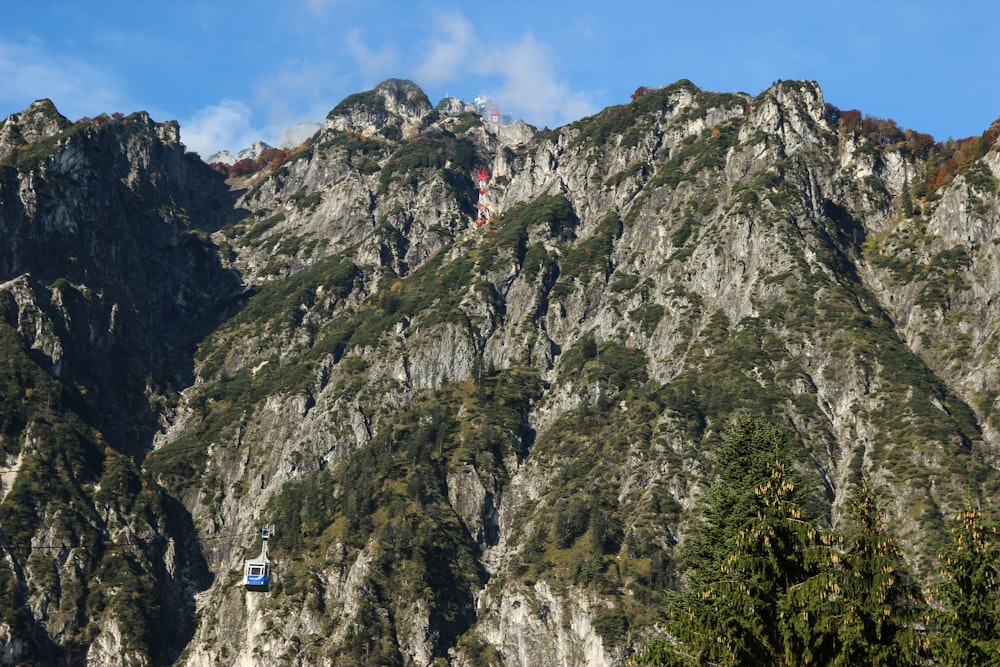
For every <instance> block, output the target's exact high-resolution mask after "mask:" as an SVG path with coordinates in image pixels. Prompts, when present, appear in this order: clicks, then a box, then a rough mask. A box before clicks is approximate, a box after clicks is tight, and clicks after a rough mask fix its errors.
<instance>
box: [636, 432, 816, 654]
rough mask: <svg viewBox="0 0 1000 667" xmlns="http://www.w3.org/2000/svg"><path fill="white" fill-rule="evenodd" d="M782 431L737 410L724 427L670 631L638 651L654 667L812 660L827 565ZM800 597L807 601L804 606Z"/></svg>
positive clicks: (673, 597) (674, 595)
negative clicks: (812, 619) (814, 614)
mask: <svg viewBox="0 0 1000 667" xmlns="http://www.w3.org/2000/svg"><path fill="white" fill-rule="evenodd" d="M785 440H786V439H785V437H784V435H783V433H782V431H781V430H780V429H777V428H775V427H774V426H771V425H769V424H767V423H765V422H763V421H761V420H759V419H757V418H755V417H752V416H750V415H748V414H746V413H741V414H740V415H739V416H738V417H737V419H736V420H735V422H734V424H733V426H732V428H730V429H729V430H728V431H727V432H726V434H725V435H724V438H723V441H724V445H723V448H722V450H721V456H720V460H721V461H722V469H721V471H720V472H721V475H720V480H719V483H718V484H717V485H716V487H715V489H714V490H713V491H712V493H710V494H709V504H708V506H707V508H706V511H705V517H706V521H705V524H704V525H703V526H702V527H701V530H700V531H699V534H698V537H697V538H695V539H694V540H693V543H694V544H693V548H692V551H693V555H692V556H690V557H689V562H690V565H691V567H692V569H691V570H690V571H689V574H688V586H687V588H685V589H684V590H682V591H679V592H671V593H668V595H667V610H666V616H667V618H666V630H667V632H668V633H669V636H668V637H663V638H659V639H655V640H652V641H650V642H649V643H648V644H647V646H646V647H645V648H644V650H643V651H642V652H640V654H639V655H638V656H637V658H638V660H639V661H640V662H644V663H647V664H654V665H703V664H712V665H801V664H816V662H817V660H816V659H814V655H813V653H814V652H815V646H816V645H817V644H821V643H822V642H818V641H817V640H816V639H815V637H814V636H813V635H814V631H813V629H812V625H811V624H809V623H808V622H805V623H803V622H801V621H802V619H806V621H808V617H809V609H808V604H809V603H811V601H810V600H809V599H808V598H802V597H799V596H795V595H790V592H791V591H793V590H797V589H801V588H811V587H812V586H811V584H812V583H813V582H818V581H819V579H817V578H818V577H820V576H821V575H823V573H825V572H827V571H828V570H829V569H830V568H831V567H832V560H831V559H832V555H833V551H832V550H831V548H830V544H831V538H830V535H829V532H828V531H825V530H823V529H821V528H819V527H817V525H816V523H815V522H813V521H812V520H809V519H808V518H804V517H803V514H802V509H801V507H800V505H799V504H798V503H797V502H796V488H795V483H794V481H793V479H792V475H791V474H790V473H789V470H790V466H789V465H788V463H787V458H788V455H787V453H786V447H785ZM804 605H805V606H804Z"/></svg>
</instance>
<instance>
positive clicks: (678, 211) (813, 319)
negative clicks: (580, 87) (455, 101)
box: [0, 80, 1000, 665]
mask: <svg viewBox="0 0 1000 667" xmlns="http://www.w3.org/2000/svg"><path fill="white" fill-rule="evenodd" d="M446 102H447V101H446ZM452 108H455V107H454V105H451V104H445V103H442V104H441V105H439V106H438V107H437V108H434V107H432V105H431V103H430V101H429V100H428V99H427V97H426V95H424V93H423V92H422V91H421V90H420V89H419V88H418V87H417V86H415V85H414V84H412V83H410V82H406V81H399V80H390V81H387V82H383V83H382V84H379V85H378V86H376V88H375V89H373V90H371V91H366V92H363V93H359V94H357V95H353V96H351V97H348V98H347V99H345V100H344V101H343V102H341V103H340V104H338V105H337V106H336V107H335V108H334V109H333V110H332V111H331V112H330V114H329V116H328V117H327V120H326V124H325V127H324V128H323V129H322V130H320V131H319V132H318V133H317V134H316V135H315V136H314V137H313V138H312V139H311V140H310V141H309V142H307V143H306V144H304V145H303V146H301V147H299V148H298V149H295V150H292V151H275V152H272V153H270V154H268V155H266V156H265V159H263V160H259V161H258V162H257V163H255V164H253V165H242V166H241V167H240V168H239V169H236V170H233V169H231V168H228V167H224V166H218V168H217V170H215V171H213V170H212V169H210V168H209V167H208V166H207V165H205V164H203V163H202V162H201V161H200V160H199V159H198V157H197V156H195V155H193V154H190V153H185V152H184V149H183V146H182V145H181V144H180V143H179V140H178V136H177V128H176V125H174V124H171V123H166V124H158V123H154V122H152V121H151V120H150V119H149V117H148V116H147V115H145V114H141V113H140V114H133V115H131V116H128V117H100V118H97V119H87V120H85V121H81V122H79V123H77V124H73V123H70V122H69V121H68V120H66V119H65V118H62V117H61V116H59V114H58V112H57V111H56V110H55V109H54V108H53V107H52V106H51V104H50V103H47V102H44V101H43V102H39V103H36V104H35V105H32V107H31V108H30V109H28V110H26V111H25V112H24V113H22V114H15V115H14V116H11V117H10V118H8V119H7V120H5V121H4V123H3V125H2V126H0V160H2V162H0V229H2V230H3V235H4V238H5V239H7V241H8V242H7V243H6V244H4V247H3V248H0V272H2V273H0V281H2V282H0V310H2V313H3V318H2V321H0V341H2V345H3V350H4V353H3V357H2V360H0V361H2V363H3V366H2V370H0V391H2V392H3V405H4V409H3V413H2V417H0V449H2V451H0V456H2V457H3V458H2V460H0V466H3V467H2V468H0V473H2V478H0V479H2V484H3V487H2V488H3V491H2V493H3V500H2V504H0V530H2V534H0V540H2V541H0V552H2V555H3V560H2V567H0V585H2V587H3V589H4V591H5V592H6V594H5V596H4V601H3V602H0V605H4V606H3V607H0V611H2V614H3V615H2V619H0V636H3V637H4V645H5V647H6V648H4V649H3V650H2V651H0V659H2V661H3V662H4V663H5V664H8V663H9V664H16V663H18V662H19V661H22V660H27V661H37V662H45V661H56V662H72V661H74V660H79V659H83V658H87V659H89V660H91V661H93V662H94V663H95V664H96V663H107V664H162V663H166V662H176V663H177V664H186V665H209V664H220V663H222V664H258V663H260V662H263V661H266V662H268V663H270V664H289V665H312V664H343V665H353V664H363V663H364V662H365V661H368V662H370V663H371V664H407V665H409V664H416V665H425V664H434V663H435V662H445V663H447V662H450V663H452V664H468V665H479V664H498V665H501V664H502V665H552V664H573V665H577V664H590V665H618V664H624V662H625V661H626V660H627V659H628V657H629V656H630V655H632V654H633V653H634V652H635V651H636V650H637V648H639V647H641V646H642V645H643V643H644V641H645V637H646V636H647V634H648V633H649V632H650V631H651V629H652V628H653V625H654V622H655V620H656V618H657V614H658V613H659V611H660V610H661V608H662V593H663V591H664V590H665V589H669V588H676V587H678V586H680V585H681V582H682V580H683V575H684V574H685V572H686V565H685V562H686V561H685V560H684V559H683V558H682V556H683V554H684V550H685V548H686V547H687V546H688V545H690V543H691V539H692V535H694V534H695V533H696V526H697V525H698V521H699V517H700V516H701V512H702V508H703V503H704V501H705V499H706V494H707V491H708V489H710V488H711V486H712V484H713V481H716V480H719V479H720V478H724V466H725V464H726V461H725V460H722V458H721V455H720V452H722V451H725V450H724V448H723V437H722V435H723V433H724V432H725V430H726V427H727V425H728V424H730V423H731V422H732V420H733V419H734V418H735V417H736V415H738V414H740V412H741V411H744V410H745V411H749V413H751V414H754V415H757V416H758V417H759V418H760V419H763V420H766V421H768V422H770V423H773V424H776V425H780V426H782V427H783V428H785V429H786V430H785V433H786V434H787V436H788V438H787V439H788V442H789V445H790V449H789V456H790V459H789V461H790V465H791V466H792V467H793V469H794V470H795V472H796V475H798V478H799V479H800V480H802V481H800V487H801V488H800V490H801V491H802V492H803V494H804V495H803V496H802V497H803V502H804V503H805V505H806V507H807V508H808V509H809V511H810V512H811V515H812V516H815V517H818V520H819V521H821V522H822V523H824V525H826V526H828V527H829V526H838V525H840V523H841V522H842V520H843V519H844V517H845V516H847V515H848V514H849V513H848V512H847V510H846V508H847V505H848V503H847V499H848V498H851V497H852V494H853V493H854V492H855V491H856V490H857V488H858V486H859V484H860V483H861V482H862V480H863V479H867V480H869V481H870V483H871V485H872V488H874V489H875V490H876V497H877V500H878V502H879V504H880V507H881V509H882V510H883V511H884V512H885V514H886V529H887V531H888V532H889V533H890V534H891V535H892V536H893V537H894V538H895V539H898V540H899V544H900V545H901V546H902V550H903V552H904V553H905V555H906V559H907V561H908V562H909V564H910V567H912V569H913V571H914V572H915V573H916V576H917V577H918V578H919V580H920V581H922V582H926V583H929V582H930V581H931V580H932V579H933V578H934V575H935V573H936V571H937V570H936V568H937V564H936V558H935V556H936V554H937V553H938V552H939V551H940V550H941V549H942V548H944V546H945V544H946V542H947V538H948V530H947V529H948V526H949V525H950V524H951V522H952V519H951V517H952V516H953V515H954V514H955V513H957V512H958V511H959V510H961V509H962V508H963V507H965V506H966V505H967V504H968V502H969V501H970V499H971V500H975V501H976V502H979V503H981V505H982V507H983V509H984V511H985V512H986V513H987V514H989V513H991V512H993V508H994V507H995V504H996V502H997V501H998V500H1000V487H998V483H1000V474H998V470H997V465H998V460H1000V459H998V452H1000V433H998V431H997V427H998V425H1000V421H998V420H1000V413H998V412H997V408H998V398H1000V394H998V390H997V389H996V387H997V386H1000V385H998V382H997V381H998V374H1000V367H998V362H997V360H996V352H997V344H998V343H997V341H998V337H997V335H996V331H997V327H998V325H1000V311H998V309H1000V302H997V300H995V299H994V294H996V293H997V292H998V291H1000V269H998V268H997V267H998V266H1000V262H998V259H1000V258H998V253H1000V247H998V243H997V238H998V234H997V231H998V230H997V225H998V218H997V210H998V183H1000V182H998V180H997V177H998V175H1000V149H998V148H997V147H996V146H995V138H996V132H994V131H993V130H992V129H991V130H988V131H987V132H985V133H984V135H983V136H982V137H978V138H973V139H971V140H966V141H961V142H947V143H943V144H936V143H935V142H934V140H933V139H932V138H930V137H927V136H926V135H921V134H919V133H916V132H913V131H910V130H905V131H904V130H902V129H900V128H897V127H896V126H895V124H894V123H892V122H891V121H882V120H879V119H873V118H868V117H863V116H862V115H861V114H860V113H858V112H854V111H846V112H845V111H841V110H838V109H837V108H836V107H833V106H832V105H829V104H826V103H824V100H823V98H822V94H821V92H820V90H819V88H818V86H817V85H816V84H815V83H812V82H803V81H786V82H779V83H776V84H775V85H774V86H772V87H771V88H769V89H768V90H765V91H763V92H762V93H760V94H759V95H757V96H756V97H751V96H749V95H746V94H742V93H740V94H720V93H710V92H706V91H702V90H700V89H698V88H697V87H696V86H694V85H693V84H691V83H690V82H687V81H680V82H677V83H675V84H673V85H671V86H667V87H665V88H660V89H640V90H638V91H637V92H636V95H635V96H634V98H633V100H632V101H631V102H630V103H628V104H624V105H621V106H617V107H611V108H608V109H605V110H604V111H602V112H600V113H599V114H597V115H595V116H592V117H589V118H585V119H582V120H580V121H577V122H576V123H573V124H570V125H568V126H565V127H561V128H557V129H555V130H543V131H537V130H535V129H534V128H531V127H529V126H526V125H524V124H523V123H515V124H513V125H499V126H494V125H491V124H490V123H489V122H488V121H484V120H483V119H481V118H480V117H479V116H476V115H475V114H471V113H461V112H458V113H456V112H453V111H451V109H452ZM458 108H459V109H460V106H459V107H458ZM479 169H488V170H489V171H490V175H491V177H490V179H489V182H488V187H487V192H486V195H485V199H486V200H487V201H488V203H489V210H490V213H491V215H492V219H491V220H490V222H489V223H488V224H486V225H483V226H479V225H477V224H476V217H477V208H476V205H477V198H478V197H479V192H478V189H477V183H476V180H475V176H476V172H477V171H478V170H479ZM220 171H221V172H223V173H220ZM720 476H722V477H720ZM265 523H273V524H274V525H275V529H276V534H275V537H274V538H273V539H272V540H271V545H270V546H271V548H270V556H271V561H272V564H273V568H274V572H275V583H274V585H273V586H272V589H271V591H270V593H268V594H260V593H247V592H245V591H244V590H243V587H242V585H241V579H240V575H241V573H242V569H241V568H242V560H243V558H245V557H248V556H253V555H256V553H257V551H258V550H259V548H260V543H259V540H256V539H255V535H256V534H257V528H258V526H259V525H261V524H265Z"/></svg>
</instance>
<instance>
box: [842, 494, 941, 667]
mask: <svg viewBox="0 0 1000 667" xmlns="http://www.w3.org/2000/svg"><path fill="white" fill-rule="evenodd" d="M847 519H848V520H847V526H846V527H845V530H844V533H845V538H846V549H845V551H844V554H843V557H842V558H839V559H837V561H838V562H837V565H838V567H837V568H836V569H835V570H834V572H833V576H832V577H831V580H830V581H831V586H830V587H829V591H830V596H829V597H828V602H829V604H827V605H826V606H827V609H826V619H825V622H827V623H830V624H832V627H834V628H836V643H835V653H834V656H833V659H832V660H831V662H830V664H832V665H844V666H845V667H846V666H848V665H913V664H919V663H920V661H921V653H922V652H923V649H924V644H923V637H922V636H921V635H920V634H919V633H918V632H917V631H916V627H917V625H918V622H919V621H920V618H921V617H922V616H923V615H924V614H925V605H924V601H923V596H922V594H921V592H920V587H919V586H918V585H917V583H916V581H915V579H914V577H913V576H912V574H911V573H910V571H909V569H908V568H907V566H906V563H905V561H904V560H903V553H902V551H901V550H900V549H899V547H898V546H897V545H896V543H895V541H894V540H893V539H892V538H891V537H890V536H889V535H888V534H887V533H886V531H885V525H884V520H883V516H882V513H881V511H880V510H879V508H878V502H877V497H876V492H875V489H874V487H873V486H872V485H871V483H870V482H868V481H865V482H863V483H862V484H861V485H860V486H859V487H858V488H857V489H856V490H855V492H854V494H853V495H852V496H851V498H850V499H849V500H848V517H847Z"/></svg>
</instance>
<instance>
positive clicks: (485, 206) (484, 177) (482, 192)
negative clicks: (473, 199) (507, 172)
mask: <svg viewBox="0 0 1000 667" xmlns="http://www.w3.org/2000/svg"><path fill="white" fill-rule="evenodd" d="M476 181H478V182H479V201H478V202H477V203H476V208H478V209H479V217H477V218H476V224H477V225H479V226H480V227H481V226H483V225H485V224H486V223H487V222H489V220H490V205H489V202H488V201H487V199H486V184H487V183H489V181H490V170H489V169H479V170H478V171H476Z"/></svg>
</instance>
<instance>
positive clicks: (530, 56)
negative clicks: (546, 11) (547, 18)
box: [489, 35, 595, 127]
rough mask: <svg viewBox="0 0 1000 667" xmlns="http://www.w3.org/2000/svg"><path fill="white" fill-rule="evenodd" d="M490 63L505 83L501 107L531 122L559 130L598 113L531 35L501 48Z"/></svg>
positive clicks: (500, 94) (546, 50)
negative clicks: (574, 89)
mask: <svg viewBox="0 0 1000 667" xmlns="http://www.w3.org/2000/svg"><path fill="white" fill-rule="evenodd" d="M489 63H490V67H489V69H490V70H492V72H493V73H495V74H497V75H499V76H500V79H501V82H502V83H501V85H500V88H499V89H498V90H497V91H496V94H495V96H496V97H497V99H498V100H499V101H500V103H501V105H503V106H507V107H509V108H513V109H514V110H516V111H518V112H519V113H521V114H523V115H524V117H525V118H526V119H527V120H529V122H533V123H537V124H540V125H548V126H550V127H556V126H558V125H562V124H564V123H567V122H571V121H574V120H576V119H578V118H581V117H583V116H585V115H587V114H590V113H593V112H594V110H595V105H594V103H593V102H591V101H590V100H589V99H588V98H587V96H586V94H584V93H581V92H573V91H572V90H570V86H569V84H568V83H567V82H566V81H565V80H563V79H560V78H559V77H558V75H557V74H556V71H555V65H554V63H553V60H552V56H551V55H550V53H549V51H548V49H547V48H546V47H545V45H544V44H542V43H540V42H538V41H537V40H536V39H535V38H534V37H533V36H532V35H525V36H524V37H522V38H521V39H520V40H518V41H517V42H515V43H512V44H508V45H506V46H504V47H502V48H501V49H499V50H498V51H497V52H495V53H494V54H493V57H492V58H490V59H489Z"/></svg>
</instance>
